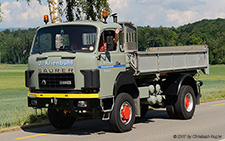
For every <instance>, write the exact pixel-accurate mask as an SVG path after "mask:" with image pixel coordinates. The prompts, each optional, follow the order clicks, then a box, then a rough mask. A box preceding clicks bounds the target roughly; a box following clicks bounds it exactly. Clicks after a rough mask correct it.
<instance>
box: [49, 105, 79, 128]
mask: <svg viewBox="0 0 225 141" xmlns="http://www.w3.org/2000/svg"><path fill="white" fill-rule="evenodd" d="M48 118H49V121H50V123H51V124H52V126H53V127H55V128H57V129H68V128H71V127H72V125H73V124H74V122H75V117H71V116H69V113H67V114H65V113H64V111H63V110H56V109H48Z"/></svg>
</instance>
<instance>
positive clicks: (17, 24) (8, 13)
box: [0, 0, 225, 28]
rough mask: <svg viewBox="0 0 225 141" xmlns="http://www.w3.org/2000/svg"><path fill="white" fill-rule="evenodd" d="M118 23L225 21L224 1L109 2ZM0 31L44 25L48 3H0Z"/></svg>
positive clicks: (5, 0)
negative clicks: (221, 19) (218, 19)
mask: <svg viewBox="0 0 225 141" xmlns="http://www.w3.org/2000/svg"><path fill="white" fill-rule="evenodd" d="M108 1H109V3H110V7H111V9H112V10H113V12H114V13H117V15H118V20H119V21H131V22H133V23H134V24H135V25H137V26H147V25H149V26H151V27H159V26H163V27H172V26H174V27H178V26H182V25H185V24H188V23H193V22H196V21H200V20H202V19H217V18H225V0H108ZM0 3H1V11H2V12H3V14H2V17H3V21H2V22H1V23H0V28H32V27H38V26H42V25H44V22H43V15H46V14H49V9H48V5H47V0H42V4H41V5H40V4H39V2H37V0H31V2H30V4H29V5H28V4H27V3H26V2H25V0H19V1H16V0H0Z"/></svg>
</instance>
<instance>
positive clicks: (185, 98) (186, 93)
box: [166, 85, 196, 119]
mask: <svg viewBox="0 0 225 141" xmlns="http://www.w3.org/2000/svg"><path fill="white" fill-rule="evenodd" d="M169 100H172V99H169ZM172 101H173V100H172ZM195 105H196V97H195V93H194V90H193V88H192V87H191V86H188V85H183V86H182V87H181V89H180V92H179V95H178V97H177V100H176V101H175V102H174V103H173V104H171V105H168V106H167V107H166V110H167V113H168V115H169V117H171V118H179V119H191V118H192V117H193V115H194V111H195Z"/></svg>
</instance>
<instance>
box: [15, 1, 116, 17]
mask: <svg viewBox="0 0 225 141" xmlns="http://www.w3.org/2000/svg"><path fill="white" fill-rule="evenodd" d="M17 1H18V0H17ZM26 1H27V3H28V4H29V2H30V0H26ZM37 1H39V2H40V3H41V0H37ZM64 6H65V9H63V7H64ZM102 10H106V11H108V12H109V13H111V12H112V10H111V8H110V7H109V2H108V0H66V1H65V3H64V2H63V1H60V2H59V11H60V15H64V14H65V15H66V18H67V20H68V21H74V20H75V19H77V20H93V21H96V20H102V16H101V12H102Z"/></svg>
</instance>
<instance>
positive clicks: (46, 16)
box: [44, 15, 49, 24]
mask: <svg viewBox="0 0 225 141" xmlns="http://www.w3.org/2000/svg"><path fill="white" fill-rule="evenodd" d="M44 22H45V24H47V23H48V22H49V17H48V15H44Z"/></svg>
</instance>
